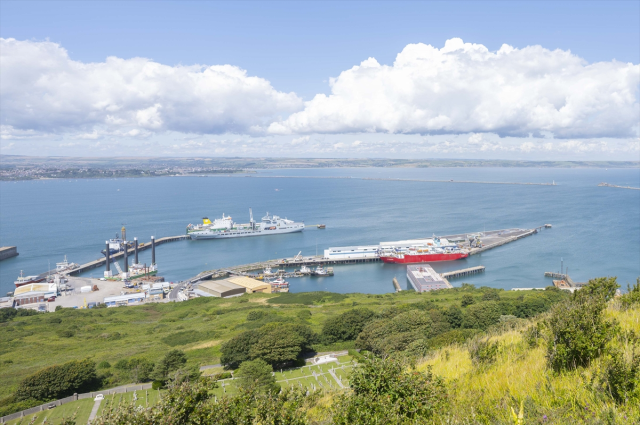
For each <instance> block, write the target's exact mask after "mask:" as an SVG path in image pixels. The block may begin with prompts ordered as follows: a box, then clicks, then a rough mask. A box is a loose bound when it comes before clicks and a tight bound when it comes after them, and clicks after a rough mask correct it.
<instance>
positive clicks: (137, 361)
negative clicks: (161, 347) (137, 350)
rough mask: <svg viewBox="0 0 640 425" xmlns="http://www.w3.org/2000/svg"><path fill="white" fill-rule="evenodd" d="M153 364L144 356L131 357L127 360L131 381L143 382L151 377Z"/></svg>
mask: <svg viewBox="0 0 640 425" xmlns="http://www.w3.org/2000/svg"><path fill="white" fill-rule="evenodd" d="M153 369H154V365H153V362H152V361H151V360H148V359H145V358H135V357H134V358H132V359H130V360H129V376H130V377H131V379H132V380H133V382H144V381H148V380H149V379H151V375H152V373H153Z"/></svg>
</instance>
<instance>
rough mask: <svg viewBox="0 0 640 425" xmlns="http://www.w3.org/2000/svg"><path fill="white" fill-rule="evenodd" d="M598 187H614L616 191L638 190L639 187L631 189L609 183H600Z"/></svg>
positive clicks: (630, 187)
mask: <svg viewBox="0 0 640 425" xmlns="http://www.w3.org/2000/svg"><path fill="white" fill-rule="evenodd" d="M598 186H600V187H615V188H617V189H631V190H640V187H633V186H618V185H615V184H609V183H600V184H599V185H598Z"/></svg>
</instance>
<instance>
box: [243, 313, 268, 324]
mask: <svg viewBox="0 0 640 425" xmlns="http://www.w3.org/2000/svg"><path fill="white" fill-rule="evenodd" d="M268 315H269V312H268V311H262V310H252V311H250V312H249V314H247V320H248V321H250V322H253V321H255V320H260V319H262V318H264V317H266V316H268Z"/></svg>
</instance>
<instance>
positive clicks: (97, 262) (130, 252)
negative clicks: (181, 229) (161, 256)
mask: <svg viewBox="0 0 640 425" xmlns="http://www.w3.org/2000/svg"><path fill="white" fill-rule="evenodd" d="M185 239H190V237H189V236H187V235H179V236H166V237H164V238H159V239H156V246H158V245H162V244H164V243H168V242H176V241H182V240H185ZM150 248H151V242H144V244H140V245H138V252H140V251H145V250H147V249H150ZM134 253H135V249H134V248H130V249H129V250H128V253H127V255H128V256H129V258H131V256H133V255H134ZM122 257H124V251H123V252H118V253H116V254H111V255H110V259H111V262H112V263H113V262H114V261H117V260H119V259H120V258H122ZM106 262H107V258H106V257H104V256H103V257H102V258H98V259H96V260H93V261H90V262H88V263H85V264H81V265H80V266H78V267H76V268H74V269H71V270H65V271H64V272H62V274H66V275H73V274H78V273H82V272H85V271H87V270H91V269H95V268H97V267H100V266H104V265H105V263H106ZM48 273H50V272H47V273H44V274H48Z"/></svg>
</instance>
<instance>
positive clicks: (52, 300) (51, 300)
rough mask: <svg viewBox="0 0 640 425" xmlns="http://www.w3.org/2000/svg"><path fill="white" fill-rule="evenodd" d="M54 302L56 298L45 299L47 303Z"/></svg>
mask: <svg viewBox="0 0 640 425" xmlns="http://www.w3.org/2000/svg"><path fill="white" fill-rule="evenodd" d="M55 300H56V297H49V299H47V302H50V303H52V302H54V301H55Z"/></svg>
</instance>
